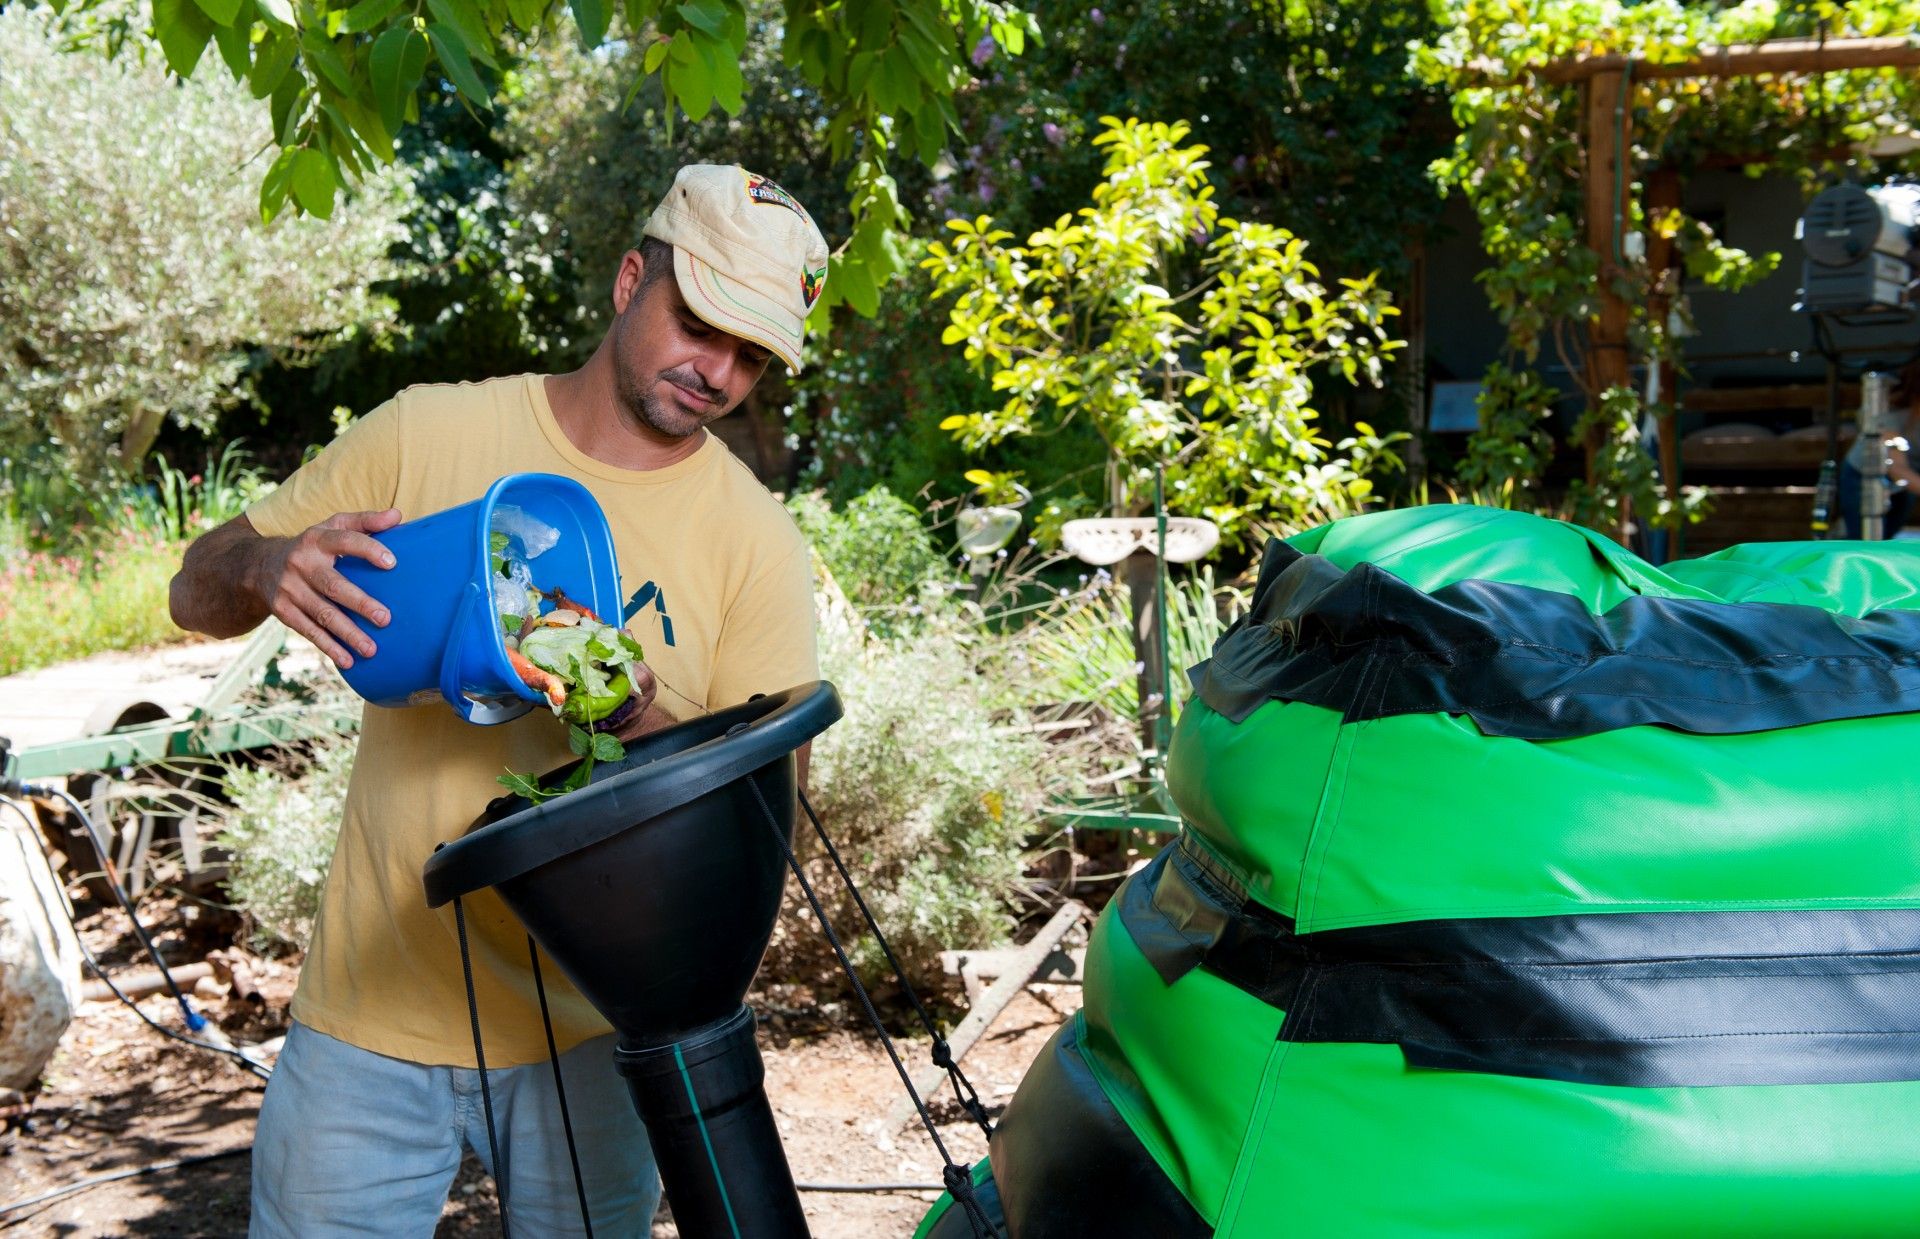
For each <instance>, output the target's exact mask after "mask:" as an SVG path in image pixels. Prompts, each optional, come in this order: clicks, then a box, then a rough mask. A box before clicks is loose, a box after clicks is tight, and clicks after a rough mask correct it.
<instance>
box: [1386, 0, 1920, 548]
mask: <svg viewBox="0 0 1920 1239" xmlns="http://www.w3.org/2000/svg"><path fill="white" fill-rule="evenodd" d="M1445 6H1446V17H1445V19H1444V20H1443V21H1442V26H1443V27H1444V28H1445V30H1446V33H1445V34H1444V35H1442V36H1440V37H1439V38H1437V39H1435V40H1433V41H1432V42H1431V43H1429V44H1427V45H1424V46H1421V47H1417V48H1416V49H1415V55H1414V63H1415V68H1416V71H1417V72H1418V73H1420V74H1421V76H1422V77H1424V78H1425V79H1426V80H1427V81H1429V82H1431V83H1434V84H1436V85H1439V86H1441V87H1443V88H1445V89H1446V90H1447V91H1448V92H1449V93H1450V94H1451V96H1452V99H1453V112H1454V118H1455V120H1456V121H1457V123H1458V125H1459V136H1458V138H1457V139H1456V141H1455V144H1454V149H1453V152H1452V153H1451V154H1450V155H1448V156H1446V157H1445V158H1443V159H1440V160H1438V161H1436V163H1435V165H1434V169H1433V170H1434V174H1435V176H1436V179H1437V180H1438V181H1439V182H1440V183H1441V184H1442V186H1443V187H1445V188H1446V189H1448V190H1457V191H1458V192H1461V193H1464V194H1465V195H1466V197H1467V200H1468V201H1469V203H1471V205H1472V207H1473V209H1474V212H1475V215H1476V216H1477V218H1478V220H1479V223H1480V230H1481V241H1482V244H1483V245H1484V247H1485V249H1486V252H1487V254H1488V256H1489V258H1490V259H1491V265H1490V266H1489V267H1488V269H1487V270H1486V271H1484V272H1483V273H1482V274H1481V276H1480V277H1479V279H1480V282H1481V284H1482V286H1483V288H1484V289H1485V291H1486V294H1487V297H1488V299H1489V301H1490V302H1491V303H1492V306H1493V308H1494V310H1495V312H1496V313H1497V314H1498V315H1499V317H1500V319H1501V321H1502V323H1503V324H1504V325H1505V327H1506V331H1507V339H1506V356H1505V357H1504V358H1503V359H1502V361H1501V362H1499V363H1496V366H1495V367H1494V371H1493V373H1492V374H1491V375H1490V379H1492V380H1494V381H1490V382H1489V383H1488V384H1487V388H1486V391H1487V394H1486V396H1484V397H1483V400H1482V410H1481V411H1482V419H1481V424H1482V426H1483V427H1484V428H1487V429H1483V431H1482V432H1481V435H1482V436H1483V437H1485V436H1493V437H1498V438H1500V439H1501V440H1502V441H1501V442H1499V443H1476V444H1475V447H1474V449H1473V451H1472V452H1471V455H1470V459H1469V461H1468V463H1467V467H1466V469H1465V471H1464V474H1463V477H1462V481H1463V482H1465V483H1467V484H1468V485H1470V486H1486V487H1500V486H1503V485H1506V484H1508V483H1511V484H1513V485H1514V486H1516V487H1518V488H1521V489H1528V488H1537V486H1538V485H1539V479H1538V477H1537V475H1536V474H1537V470H1538V469H1539V467H1540V466H1542V465H1543V464H1544V463H1545V459H1546V453H1547V452H1548V451H1549V450H1550V444H1549V441H1548V439H1547V437H1546V435H1545V432H1544V428H1543V421H1544V418H1545V417H1546V414H1547V412H1548V408H1547V401H1548V399H1549V397H1548V392H1549V389H1548V388H1547V387H1546V386H1545V385H1544V384H1543V382H1542V381H1541V380H1540V376H1539V374H1538V370H1537V367H1538V366H1539V364H1540V362H1541V358H1542V356H1543V354H1545V355H1549V356H1552V357H1555V358H1557V359H1558V360H1559V361H1560V362H1561V363H1562V364H1564V365H1565V366H1566V367H1567V370H1568V372H1569V373H1570V374H1571V375H1573V376H1574V378H1575V380H1576V381H1577V382H1578V383H1579V384H1580V387H1581V391H1582V394H1583V395H1584V397H1585V399H1586V403H1587V409H1586V412H1585V414H1584V415H1583V417H1582V419H1581V422H1580V425H1579V427H1578V429H1577V431H1576V437H1577V438H1579V439H1582V440H1583V441H1584V442H1585V444H1586V448H1587V469H1586V476H1585V477H1584V478H1583V479H1581V480H1580V481H1578V482H1576V483H1575V485H1574V489H1573V493H1572V495H1571V496H1570V498H1571V499H1572V502H1573V507H1574V511H1575V515H1576V518H1577V519H1580V520H1582V521H1583V522H1585V523H1588V524H1591V525H1595V526H1597V527H1601V528H1614V529H1618V528H1623V527H1625V525H1626V524H1627V523H1628V521H1629V519H1631V518H1633V517H1636V516H1637V517H1638V519H1640V520H1642V521H1645V522H1647V523H1650V524H1653V525H1657V526H1661V527H1667V528H1672V527H1676V526H1678V525H1681V524H1683V523H1684V522H1686V521H1687V520H1688V519H1697V518H1698V514H1699V512H1700V509H1701V502H1702V495H1701V493H1700V492H1697V491H1696V492H1691V493H1687V494H1679V493H1675V492H1673V491H1671V490H1664V491H1663V490H1662V489H1661V487H1660V486H1659V484H1658V479H1657V477H1656V474H1655V470H1654V465H1653V462H1652V460H1651V459H1650V458H1649V457H1648V455H1647V453H1646V452H1645V451H1644V450H1642V448H1641V445H1640V442H1639V434H1640V431H1639V426H1640V424H1641V419H1642V416H1643V414H1644V413H1645V412H1648V411H1649V410H1647V409H1646V408H1645V407H1644V400H1643V398H1642V396H1641V394H1640V393H1639V392H1637V391H1635V390H1634V389H1633V388H1631V387H1629V386H1626V385H1624V384H1623V383H1622V382H1620V381H1619V376H1623V375H1624V374H1625V367H1624V366H1621V365H1617V364H1616V365H1615V366H1614V367H1612V371H1613V373H1614V375H1615V379H1614V381H1613V382H1603V381H1599V380H1598V378H1597V377H1596V372H1598V373H1599V374H1601V375H1604V374H1605V373H1607V371H1608V369H1609V368H1608V367H1606V366H1596V365H1595V364H1594V362H1595V358H1594V357H1593V355H1592V345H1593V342H1594V339H1595V336H1596V332H1597V331H1598V330H1599V327H1598V323H1599V320H1600V318H1601V315H1602V314H1603V312H1604V310H1605V309H1606V307H1605V306H1603V304H1602V302H1603V300H1604V294H1605V292H1606V291H1608V290H1611V291H1612V292H1613V293H1614V294H1615V295H1616V296H1617V297H1618V298H1619V299H1620V301H1621V302H1624V305H1625V314H1626V322H1625V331H1624V338H1625V341H1626V346H1627V350H1628V353H1629V356H1630V357H1631V358H1632V359H1634V360H1636V361H1639V362H1643V363H1645V364H1647V365H1650V366H1656V367H1661V368H1663V369H1665V370H1667V371H1668V372H1669V373H1673V372H1677V371H1678V369H1679V364H1680V360H1681V359H1680V355H1679V349H1678V347H1677V344H1676V332H1675V331H1674V330H1673V328H1674V326H1676V325H1678V324H1679V323H1680V322H1682V321H1683V320H1684V316H1685V304H1684V302H1683V301H1682V300H1681V299H1680V298H1679V292H1680V289H1679V282H1680V280H1681V278H1682V276H1683V274H1684V275H1685V276H1687V277H1691V278H1694V279H1698V280H1700V281H1702V282H1703V283H1705V284H1706V285H1707V286H1708V287H1712V288H1719V289H1723V290H1727V291H1737V290H1738V289H1740V288H1742V287H1744V286H1746V285H1747V284H1750V283H1752V282H1753V281H1755V280H1757V279H1760V278H1762V277H1764V276H1765V275H1767V274H1768V273H1770V272H1771V271H1772V270H1773V269H1774V268H1775V267H1776V266H1777V265H1778V263H1779V262H1780V260H1781V255H1780V254H1779V253H1766V254H1750V253H1747V252H1746V251H1743V250H1741V249H1738V248H1735V247H1733V246H1729V245H1727V244H1725V243H1724V242H1723V241H1722V240H1721V239H1720V238H1718V237H1717V236H1715V235H1714V234H1713V232H1712V230H1711V229H1710V228H1709V227H1708V226H1707V225H1706V224H1705V223H1704V222H1703V221H1701V220H1699V219H1696V218H1692V217H1689V216H1688V215H1687V214H1686V213H1685V211H1684V210H1683V209H1682V206H1681V193H1680V187H1681V184H1682V183H1683V182H1684V180H1685V178H1686V177H1687V176H1688V175H1689V174H1691V173H1692V172H1694V171H1696V170H1699V169H1701V168H1703V167H1706V166H1710V165H1711V166H1723V167H1724V166H1738V167H1741V168H1743V169H1744V170H1745V171H1746V172H1747V173H1748V174H1749V175H1752V176H1760V175H1763V174H1768V173H1775V174H1778V173H1786V174H1790V175H1794V176H1796V177H1798V178H1800V180H1801V181H1802V182H1803V184H1804V185H1805V187H1806V189H1807V190H1808V192H1809V193H1811V192H1812V191H1813V190H1814V189H1815V188H1817V186H1818V183H1819V182H1820V181H1821V179H1822V178H1823V177H1824V176H1826V175H1829V174H1833V173H1836V172H1838V171H1840V170H1842V169H1843V167H1844V166H1845V165H1849V164H1852V165H1856V166H1857V167H1859V169H1860V171H1862V172H1863V174H1867V175H1880V174H1884V173H1886V172H1889V171H1892V170H1894V167H1893V166H1892V164H1893V162H1894V161H1877V160H1875V159H1874V158H1873V156H1872V155H1871V154H1869V153H1867V152H1870V151H1871V150H1872V148H1873V146H1874V144H1875V143H1877V142H1879V141H1881V140H1883V139H1886V138H1889V137H1892V136H1896V135H1905V134H1909V133H1911V132H1912V131H1913V130H1914V129H1916V128H1920V124H1917V123H1916V122H1917V121H1920V81H1917V80H1916V74H1915V72H1914V70H1913V69H1912V68H1859V69H1849V70H1842V71H1827V72H1819V73H1812V72H1793V71H1787V72H1769V73H1763V74H1757V75H1749V74H1743V75H1740V76H1676V77H1665V76H1653V75H1652V73H1651V71H1649V70H1647V69H1643V70H1642V72H1643V74H1644V75H1643V76H1641V77H1638V78H1636V77H1635V76H1634V72H1633V67H1632V66H1633V64H1640V65H1642V66H1663V65H1678V64H1680V63H1683V62H1689V61H1695V60H1698V59H1700V58H1702V57H1703V56H1704V55H1707V54H1709V53H1712V52H1715V51H1716V50H1717V49H1726V48H1730V47H1735V46H1737V45H1752V44H1758V43H1768V42H1773V41H1776V40H1787V39H1799V40H1806V41H1809V42H1810V43H1811V44H1812V47H1813V48H1814V49H1815V51H1814V52H1812V53H1810V54H1809V55H1808V56H1807V57H1805V58H1803V59H1808V60H1817V59H1819V53H1820V52H1823V51H1824V49H1825V46H1826V44H1827V43H1828V42H1829V41H1834V42H1838V41H1841V40H1850V39H1859V38H1884V37H1885V36H1907V35H1908V34H1909V32H1911V31H1913V30H1915V29H1916V28H1920V0H1858V2H1856V3H1851V4H1846V5H1840V4H1833V3H1817V4H1779V3H1772V2H1769V0H1749V2H1748V3H1744V4H1738V5H1734V6H1730V7H1729V6H1722V5H1711V4H1684V3H1679V2H1678V0H1656V2H1654V3H1648V4H1635V5H1626V4H1619V3H1611V2H1609V3H1598V2H1595V0H1544V2H1539V3H1527V2H1525V0H1445ZM1889 42H1890V43H1892V44H1894V45H1896V48H1897V43H1898V40H1889ZM1893 54H1894V55H1896V56H1897V55H1898V52H1897V50H1896V52H1895V53H1893ZM1598 57H1622V58H1626V60H1627V61H1631V62H1632V63H1622V64H1621V67H1623V68H1624V69H1625V70H1626V72H1625V75H1624V91H1623V93H1622V95H1621V97H1622V99H1623V100H1624V106H1623V107H1622V108H1621V109H1620V112H1619V116H1618V122H1617V123H1618V124H1619V131H1621V132H1624V133H1626V134H1627V135H1628V143H1627V146H1626V153H1625V157H1624V158H1623V159H1621V160H1620V161H1619V162H1618V164H1617V165H1616V166H1615V167H1614V168H1613V169H1612V175H1613V176H1615V177H1620V178H1623V179H1625V180H1626V181H1627V182H1628V183H1627V184H1625V185H1624V186H1621V185H1615V186H1602V187H1601V188H1600V192H1599V193H1598V194H1596V193H1595V192H1594V190H1595V187H1594V186H1593V185H1592V184H1591V179H1592V177H1591V169H1590V167H1589V159H1588V156H1589V153H1590V152H1589V150H1588V146H1587V142H1588V134H1589V130H1590V127H1591V125H1592V124H1593V119H1592V116H1591V115H1590V114H1589V111H1588V109H1589V106H1590V104H1591V103H1592V100H1590V98H1589V92H1590V91H1593V90H1596V89H1603V88H1605V89H1611V88H1612V87H1613V83H1618V82H1621V81H1622V78H1621V77H1620V75H1618V74H1615V75H1614V77H1613V82H1610V83H1602V82H1601V80H1600V77H1599V76H1598V75H1594V74H1592V73H1589V72H1582V69H1583V68H1584V69H1591V68H1593V67H1596V65H1595V58H1598ZM1583 62H1584V64H1583ZM1600 114H1601V115H1612V114H1613V113H1612V110H1611V109H1608V110H1607V111H1605V112H1603V113H1600ZM1598 140H1600V141H1605V137H1604V136H1602V137H1601V138H1600V139H1598ZM1906 158H1907V159H1908V160H1909V161H1911V158H1912V157H1911V156H1907V157H1906ZM1868 164H1879V165H1880V166H1873V167H1867V166H1864V165H1868ZM1616 190H1617V191H1618V194H1617V196H1615V194H1614V191H1616ZM1608 205H1612V206H1613V210H1611V211H1609V210H1608V209H1607V206H1608ZM1596 211H1598V212H1600V213H1602V218H1601V219H1600V220H1598V221H1595V220H1594V218H1593V216H1594V214H1595V213H1596ZM1607 215H1611V216H1612V217H1613V218H1611V219H1608V218H1606V216H1607ZM1596 223H1597V224H1598V227H1595V224H1596ZM1636 234H1637V237H1636ZM1596 242H1598V243H1597V244H1596ZM1615 304H1616V306H1617V305H1618V303H1615ZM1514 399H1520V400H1524V401H1528V402H1531V403H1532V404H1533V406H1534V407H1532V408H1508V407H1505V406H1504V404H1503V401H1510V400H1514ZM1672 399H1673V391H1672V386H1671V384H1663V385H1662V387H1661V393H1660V401H1661V403H1662V404H1663V405H1666V406H1667V407H1665V408H1656V409H1654V410H1652V411H1653V412H1655V413H1656V414H1659V413H1665V414H1666V415H1668V418H1669V419H1670V416H1671V411H1672V410H1671V406H1670V402H1671V401H1672ZM1667 424H1668V425H1669V426H1670V425H1671V422H1670V420H1669V421H1668V423H1667Z"/></svg>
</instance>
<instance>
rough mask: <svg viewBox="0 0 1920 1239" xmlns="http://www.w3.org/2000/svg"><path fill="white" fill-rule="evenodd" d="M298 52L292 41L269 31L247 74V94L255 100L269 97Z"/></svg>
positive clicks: (261, 42) (273, 31) (277, 32)
mask: <svg viewBox="0 0 1920 1239" xmlns="http://www.w3.org/2000/svg"><path fill="white" fill-rule="evenodd" d="M298 50H299V49H298V47H297V45H296V44H295V43H294V41H293V40H292V39H290V38H288V37H287V36H286V35H284V34H281V33H280V32H279V31H277V30H272V29H269V30H268V31H267V37H266V38H264V39H262V40H261V41H260V46H259V48H258V50H257V51H255V53H254V57H253V68H252V69H251V70H249V71H248V73H247V90H248V92H249V93H250V94H252V95H253V97H254V98H256V99H265V98H266V97H267V96H268V95H271V94H272V93H273V92H274V90H275V89H277V88H278V87H279V85H280V81H281V79H282V78H284V77H286V76H287V70H288V69H290V68H292V67H293V56H294V53H295V52H296V51H298Z"/></svg>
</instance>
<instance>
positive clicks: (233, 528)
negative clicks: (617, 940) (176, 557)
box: [167, 516, 273, 637]
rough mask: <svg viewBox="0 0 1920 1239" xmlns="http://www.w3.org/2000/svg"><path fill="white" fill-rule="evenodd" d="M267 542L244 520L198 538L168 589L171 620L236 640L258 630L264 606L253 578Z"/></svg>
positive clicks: (265, 614)
mask: <svg viewBox="0 0 1920 1239" xmlns="http://www.w3.org/2000/svg"><path fill="white" fill-rule="evenodd" d="M270 541H273V540H272V539H268V538H263V537H261V536H260V535H259V534H258V533H256V532H255V531H254V528H253V526H252V525H251V524H250V523H248V521H247V518H246V517H244V516H237V517H235V518H234V519H233V520H231V521H228V522H227V523H226V524H224V525H222V526H220V528H218V529H215V530H213V531H211V532H210V533H206V534H202V535H201V536H200V537H199V538H198V539H197V540H195V542H194V543H193V545H192V546H189V547H188V548H187V553H186V557H185V558H184V559H183V560H182V561H181V564H180V571H179V572H177V573H175V574H174V577H173V581H172V583H171V584H170V585H169V586H168V588H167V609H168V611H169V612H170V613H171V614H172V616H173V622H174V623H175V624H178V625H179V626H180V627H182V628H184V629H186V630H187V631H189V632H203V633H206V634H207V635H208V636H210V637H237V636H239V635H240V634H242V633H245V632H251V631H252V630H253V629H255V628H257V627H259V626H260V623H261V621H263V620H265V619H266V618H267V613H268V612H267V602H266V600H265V599H264V598H262V597H261V596H260V592H259V590H258V589H257V588H255V586H254V580H255V577H256V575H257V573H258V571H259V566H260V562H261V560H262V558H263V557H264V556H265V554H266V552H267V550H268V543H269V542H270Z"/></svg>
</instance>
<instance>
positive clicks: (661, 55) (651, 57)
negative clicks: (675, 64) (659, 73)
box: [640, 39, 670, 73]
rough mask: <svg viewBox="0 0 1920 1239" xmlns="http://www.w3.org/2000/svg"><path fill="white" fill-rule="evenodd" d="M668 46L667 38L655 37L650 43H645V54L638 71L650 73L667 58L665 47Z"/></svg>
mask: <svg viewBox="0 0 1920 1239" xmlns="http://www.w3.org/2000/svg"><path fill="white" fill-rule="evenodd" d="M669 46H670V41H669V40H667V39H655V40H654V41H653V42H652V43H649V44H647V54H646V57H645V59H643V60H642V61H641V64H640V71H641V72H643V73H652V72H653V71H654V70H656V69H658V68H659V67H660V66H661V64H662V63H664V62H665V61H666V59H667V48H668V47H669Z"/></svg>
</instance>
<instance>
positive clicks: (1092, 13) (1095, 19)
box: [1087, 9, 1107, 26]
mask: <svg viewBox="0 0 1920 1239" xmlns="http://www.w3.org/2000/svg"><path fill="white" fill-rule="evenodd" d="M1087 20H1088V21H1090V22H1092V23H1093V24H1094V25H1096V26H1104V25H1106V24H1107V15H1106V14H1105V13H1102V12H1101V11H1100V10H1099V9H1089V10H1087Z"/></svg>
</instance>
